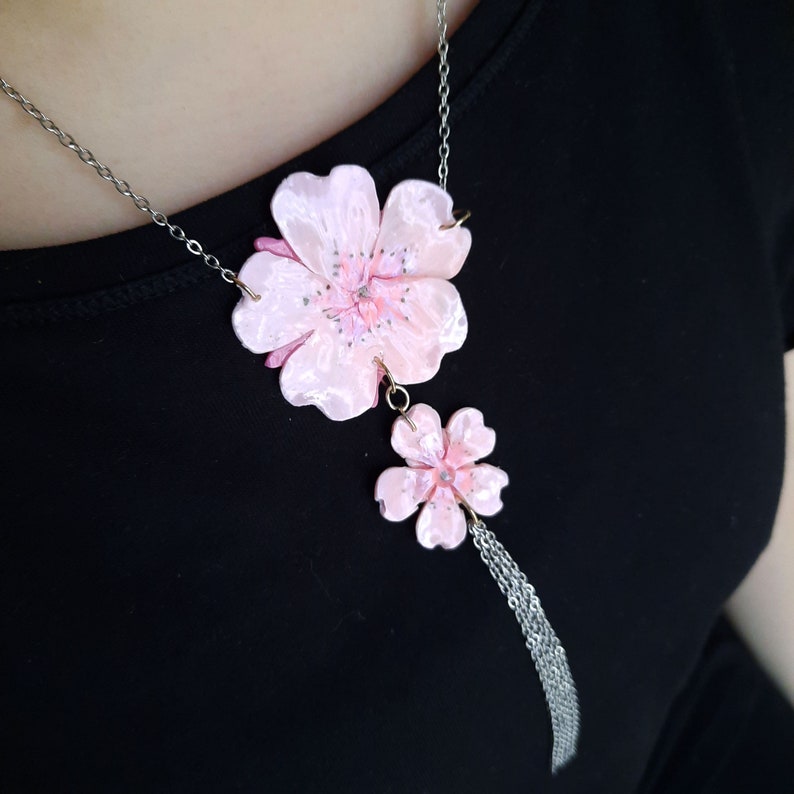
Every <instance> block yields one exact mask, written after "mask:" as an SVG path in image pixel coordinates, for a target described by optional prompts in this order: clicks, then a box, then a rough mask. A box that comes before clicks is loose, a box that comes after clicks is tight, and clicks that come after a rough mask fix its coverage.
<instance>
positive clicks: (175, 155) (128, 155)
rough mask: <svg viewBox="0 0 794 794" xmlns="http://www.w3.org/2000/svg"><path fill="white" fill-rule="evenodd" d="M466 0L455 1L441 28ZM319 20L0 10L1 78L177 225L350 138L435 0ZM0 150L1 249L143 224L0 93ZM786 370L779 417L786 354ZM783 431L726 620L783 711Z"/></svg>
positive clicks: (419, 46) (790, 565)
mask: <svg viewBox="0 0 794 794" xmlns="http://www.w3.org/2000/svg"><path fill="white" fill-rule="evenodd" d="M476 2H477V0H449V3H448V18H449V23H450V33H454V31H455V30H456V29H457V27H458V26H459V25H460V24H461V23H462V21H463V20H464V19H465V18H466V16H468V14H469V13H471V11H472V10H473V8H474V6H475V5H476ZM329 8H330V6H329V4H328V3H326V2H322V0H296V2H291V3H283V2H277V0H260V2H256V3H252V2H250V0H225V2H224V3H221V4H215V3H203V4H200V5H196V4H195V3H193V2H192V0H136V2H135V3H129V2H122V0H71V2H69V3H62V2H57V1H56V0H24V1H23V0H0V30H2V31H3V35H2V41H3V48H2V62H1V63H0V67H1V68H2V71H0V74H2V75H3V77H5V79H6V80H8V81H9V82H10V83H11V84H12V85H14V86H15V88H17V90H19V91H20V92H22V93H23V94H26V95H28V96H29V97H30V98H32V100H33V101H34V102H35V103H36V105H37V106H38V107H39V108H40V109H42V111H43V112H44V113H46V114H47V115H49V116H51V117H52V118H53V119H54V120H55V121H56V123H57V124H58V125H59V126H60V127H61V128H62V129H64V130H67V131H69V132H70V133H72V134H73V135H74V136H75V138H76V139H77V140H78V141H79V142H80V143H82V144H83V145H85V146H89V147H90V148H91V149H92V151H93V152H94V154H95V155H96V157H97V158H98V159H99V160H101V161H103V162H107V163H109V164H110V165H111V167H112V168H113V170H114V173H116V174H117V175H119V176H122V177H123V178H124V179H127V180H128V181H129V182H130V184H131V185H132V186H133V187H134V188H136V189H137V190H139V192H141V193H143V194H144V195H146V196H148V197H149V198H150V199H152V203H153V205H154V206H155V207H156V208H158V209H161V210H163V211H164V212H166V213H167V214H171V213H173V212H175V211H178V210H181V209H185V208H186V207H189V206H192V205H194V204H196V203H197V202H200V201H203V200H205V199H208V198H211V197H212V196H215V195H218V194H219V193H222V192H224V191H226V190H229V189H230V188H232V187H234V186H236V185H239V184H242V183H243V182H246V181H248V180H250V179H252V178H253V177H255V176H257V175H259V174H261V173H264V172H266V171H268V170H270V169H272V168H273V167H275V166H276V165H279V164H280V163H283V162H285V161H286V160H288V159H290V158H291V157H293V156H295V155H297V154H299V153H300V152H301V151H305V150H306V149H309V148H311V147H313V146H315V145H316V144H318V143H320V142H321V141H323V140H325V139H327V138H328V137H330V136H331V135H333V134H335V133H336V132H338V131H340V130H342V129H344V128H345V127H347V126H349V125H350V124H352V123H353V122H355V121H356V120H358V119H359V118H361V117H362V116H364V115H366V114H367V113H368V112H369V111H371V110H372V109H374V108H375V107H376V106H377V105H379V104H380V103H381V102H382V101H383V100H384V99H386V98H387V97H389V96H391V95H392V94H393V93H394V92H395V91H396V90H397V88H399V87H400V86H401V85H402V84H404V83H405V82H406V81H407V80H408V79H409V78H410V77H411V76H412V75H413V74H414V73H415V72H416V71H417V70H418V69H419V68H420V67H421V66H422V65H424V64H425V63H426V62H427V61H429V60H430V59H431V58H433V57H434V53H435V46H436V22H435V6H434V4H433V3H431V2H429V0H412V1H411V2H394V0H335V2H334V3H333V13H331V12H330V11H329ZM384 20H388V24H387V25H385V24H384ZM0 141H2V142H3V145H2V147H0V249H3V248H6V249H8V248H28V247H38V246H46V245H56V244H60V243H67V242H75V241H79V240H84V239H88V238H91V237H96V236H99V235H104V234H109V233H112V232H116V231H120V230H123V229H128V228H132V227H134V226H138V225H141V224H142V223H146V222H148V220H147V217H146V216H145V215H144V214H143V213H141V212H139V211H138V210H136V209H135V208H134V207H133V206H132V204H131V202H130V201H128V200H126V201H125V200H121V199H119V198H118V197H115V193H114V192H113V191H112V190H110V189H109V187H108V186H107V185H105V184H103V183H102V181H101V180H100V179H98V178H97V176H96V174H95V173H94V172H93V171H92V170H91V169H89V168H86V167H85V166H84V165H83V164H82V163H80V162H79V161H78V160H77V158H76V157H75V156H74V155H69V154H68V153H67V152H65V151H64V150H63V149H62V147H61V146H59V145H58V143H57V141H56V139H55V137H54V136H48V135H46V134H45V133H44V132H43V131H42V130H40V129H39V128H38V125H36V123H35V122H34V121H33V120H32V119H30V118H29V117H27V116H26V115H25V114H23V113H22V112H21V111H20V109H19V108H18V107H16V106H15V105H14V104H13V103H12V102H10V101H8V100H6V99H5V98H2V99H0ZM33 217H35V219H36V221H35V223H31V222H30V218H33ZM786 374H787V383H788V387H789V388H788V393H789V394H790V395H792V398H791V404H790V405H789V412H790V413H789V415H790V416H791V415H794V413H791V412H793V411H794V356H793V355H792V354H788V355H787V356H786ZM789 424H790V425H792V424H794V423H789ZM789 434H790V439H789V441H790V443H789V444H788V449H789V453H788V456H789V459H788V460H787V465H786V478H785V484H784V487H783V495H782V499H781V504H780V511H779V515H778V520H777V522H776V525H775V529H774V535H773V539H772V542H771V544H770V546H769V548H768V549H767V550H766V551H765V552H764V554H763V555H762V556H761V558H760V559H759V560H758V562H757V563H756V565H755V567H754V568H753V570H752V571H751V573H750V574H749V575H748V577H747V579H746V580H745V582H744V583H743V584H742V585H741V587H739V589H738V590H737V591H736V593H735V594H734V595H733V597H732V598H731V599H730V601H729V603H728V613H729V615H730V617H731V618H732V620H733V621H734V623H735V625H736V626H737V628H738V630H739V632H740V633H741V634H742V635H743V637H744V639H745V640H746V641H747V643H748V644H749V645H750V647H751V649H752V650H753V652H754V653H755V654H756V656H757V657H758V659H759V661H760V662H761V664H762V665H763V666H764V667H765V668H766V669H767V670H768V671H769V673H770V674H771V675H772V676H773V678H774V679H775V680H776V681H777V682H778V684H779V685H780V687H781V689H782V690H783V691H784V692H785V693H786V695H787V696H788V698H789V699H790V700H791V701H792V703H794V619H792V614H791V612H792V606H791V605H792V604H794V585H792V582H794V428H792V427H790V428H789Z"/></svg>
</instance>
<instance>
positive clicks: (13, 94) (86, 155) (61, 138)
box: [0, 76, 237, 284]
mask: <svg viewBox="0 0 794 794" xmlns="http://www.w3.org/2000/svg"><path fill="white" fill-rule="evenodd" d="M0 88H2V89H3V93H4V94H5V95H6V96H7V97H8V98H9V99H13V100H14V101H15V102H18V103H19V105H20V107H21V108H22V110H24V111H25V113H27V114H28V115H29V116H33V118H34V119H36V121H38V122H39V124H40V125H41V127H42V128H43V129H45V130H46V131H47V132H51V133H52V134H53V135H55V136H56V137H57V138H58V142H59V143H60V144H61V145H62V146H65V147H66V148H67V149H71V150H72V151H73V152H74V153H75V154H76V155H77V156H78V157H79V158H80V160H82V161H83V162H84V163H85V164H86V165H90V166H91V168H93V169H94V170H95V171H96V172H97V174H99V176H100V177H101V178H102V179H104V180H106V181H107V182H110V183H111V184H112V185H113V187H115V188H116V190H117V191H118V192H119V193H121V195H122V196H128V197H129V198H131V199H132V201H133V203H134V204H135V206H136V207H137V208H138V209H139V210H140V211H141V212H145V213H146V214H147V215H149V217H150V218H151V219H152V220H153V221H154V222H155V223H156V224H157V225H158V226H164V227H165V228H167V229H168V233H169V234H170V235H171V237H173V238H174V239H175V240H179V241H180V242H183V243H184V244H185V247H186V248H187V250H188V251H190V253H191V254H195V255H196V256H200V257H201V258H202V259H203V260H204V263H205V264H206V265H207V266H208V267H211V268H212V269H213V270H217V271H218V272H219V273H220V274H221V277H222V278H223V279H224V281H227V282H229V283H230V284H235V283H237V274H236V273H235V272H234V271H233V270H228V269H227V268H225V267H222V266H221V263H220V262H219V261H218V258H217V257H216V256H213V255H212V254H208V253H207V252H206V251H205V250H204V249H203V248H202V246H201V243H199V242H198V241H197V240H191V239H190V238H188V236H187V235H186V234H185V232H184V231H183V230H182V229H181V228H180V227H179V226H176V225H175V224H173V223H171V222H170V221H169V220H168V216H167V215H166V214H165V213H164V212H160V211H159V210H155V209H152V207H151V204H150V203H149V199H147V198H146V196H141V195H139V194H138V193H136V192H135V191H134V190H133V189H132V187H131V186H130V183H129V182H127V181H125V180H124V179H119V178H118V177H117V176H115V174H114V173H113V172H112V171H111V170H110V168H109V167H108V166H107V165H105V164H104V163H101V162H100V161H99V160H97V159H96V157H94V155H93V154H92V152H91V150H90V149H86V148H85V146H81V145H80V144H79V143H77V141H76V140H75V139H74V138H73V137H72V136H71V135H70V134H69V133H68V132H64V130H62V129H60V128H59V127H58V126H57V125H56V124H55V122H53V121H52V119H49V118H47V116H45V115H44V114H43V113H42V112H41V111H40V110H39V109H38V108H37V107H36V106H35V105H34V104H33V103H32V102H31V101H30V100H29V99H27V98H26V97H24V96H23V95H22V94H20V93H19V92H18V91H16V90H14V88H13V86H11V85H9V84H8V83H7V82H6V81H5V80H4V79H3V77H2V76H0Z"/></svg>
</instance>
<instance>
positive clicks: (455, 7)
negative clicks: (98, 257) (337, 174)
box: [0, 0, 476, 249]
mask: <svg viewBox="0 0 794 794" xmlns="http://www.w3.org/2000/svg"><path fill="white" fill-rule="evenodd" d="M475 5H476V0H449V2H448V12H447V16H448V22H449V31H450V33H454V31H455V30H456V29H457V27H458V26H459V25H460V24H461V23H462V21H463V20H464V19H465V17H466V16H468V14H469V13H471V11H472V10H473V8H474V6H475ZM330 7H331V6H330V5H329V4H328V3H324V2H321V0H300V2H290V3H284V2H278V0H261V1H260V2H256V3H253V2H250V0H224V2H223V3H202V4H199V5H197V4H196V3H193V2H190V0H167V1H166V2H164V1H163V0H136V2H134V3H129V2H123V1H122V0H70V2H68V3H61V2H57V0H24V1H23V0H11V1H10V2H9V0H0V30H2V31H3V36H2V40H3V46H2V64H1V66H2V70H0V74H2V75H3V77H4V78H5V79H6V80H7V81H8V82H9V83H11V85H13V86H14V87H15V88H16V89H17V90H18V91H20V92H21V93H22V94H24V95H25V96H28V97H30V98H31V100H32V101H33V102H34V103H35V104H36V106H37V107H39V108H40V109H41V110H42V112H43V113H45V114H46V115H48V116H49V117H51V118H52V119H53V120H54V121H55V123H56V124H57V125H58V126H59V127H61V129H63V130H66V131H68V132H70V133H71V134H72V135H74V137H75V138H76V140H77V141H78V142H79V143H81V144H83V145H84V146H87V147H88V148H90V149H91V150H92V152H93V153H94V155H95V156H96V157H97V158H98V159H99V160H100V161H102V162H106V163H108V164H110V166H111V168H112V169H113V172H114V173H115V174H116V175H118V176H120V177H123V178H124V179H126V180H127V181H128V182H129V183H130V184H131V185H132V186H133V188H135V189H136V190H138V192H140V193H142V194H143V195H145V196H147V197H149V198H150V199H151V200H152V204H153V205H154V206H155V207H157V208H158V209H161V210H163V211H164V212H166V213H167V214H171V213H172V212H174V211H177V210H180V209H185V208H186V207H190V206H192V205H194V204H196V203H198V202H200V201H203V200H205V199H208V198H211V197H212V196H215V195H218V194H220V193H223V192H224V191H226V190H229V189H230V188H232V187H235V186H236V185H239V184H242V183H244V182H246V181H248V180H250V179H252V178H254V177H255V176H258V175H259V174H262V173H264V172H266V171H268V170H270V169H272V168H273V167H275V166H277V165H279V164H281V163H283V162H285V161H286V160H289V159H290V158H292V157H294V156H295V155H297V154H299V153H300V152H302V151H305V150H307V149H310V148H311V147H313V146H315V145H316V144H318V143H320V142H321V141H323V140H325V139H327V138H329V137H331V136H332V135H333V134H334V133H336V132H339V131H340V130H342V129H344V128H345V127H347V126H349V125H350V124H352V123H353V122H355V121H357V120H358V119H360V118H361V117H362V116H364V115H366V114H367V113H368V112H369V111H371V110H373V109H374V108H375V107H377V106H378V105H379V104H381V103H382V102H383V100H385V99H386V98H387V97H389V96H391V95H392V94H394V92H395V91H396V90H397V89H398V88H399V87H400V86H401V85H403V84H404V83H405V82H407V81H408V79H409V78H410V77H411V76H412V75H413V74H414V73H415V72H417V71H418V70H419V68H420V67H422V66H423V65H424V64H425V63H427V62H428V61H430V60H431V59H432V58H433V57H434V54H435V48H436V41H437V35H438V34H437V26H436V16H435V14H436V12H435V3H433V2H430V0H412V2H394V0H335V2H334V3H333V13H331V12H329V8H330ZM385 21H387V22H386V23H385ZM2 100H3V101H2V102H0V140H2V141H3V146H2V147H0V249H3V248H28V247H36V246H42V245H55V244H59V243H65V242H74V241H77V240H83V239H87V238H91V237H96V236H100V235H104V234H108V233H110V232H115V231H120V230H122V229H127V228H131V227H133V226H138V225H141V224H143V223H146V222H147V216H145V215H144V214H143V213H141V212H139V211H138V210H136V209H135V207H134V206H133V205H132V202H131V201H129V200H127V201H119V200H117V197H115V198H114V194H113V191H112V190H111V191H110V193H108V185H105V184H103V183H102V181H101V180H100V179H98V178H97V175H96V174H95V173H94V172H93V171H92V170H91V169H90V168H86V166H85V165H83V164H82V163H81V162H80V161H79V160H78V159H77V157H76V156H74V155H71V156H68V155H69V153H68V152H65V151H64V149H63V148H62V147H61V146H60V145H59V144H58V142H57V139H56V138H55V136H50V135H47V134H45V133H44V131H43V130H41V129H38V127H37V124H36V122H35V121H34V120H33V119H31V118H30V117H28V116H26V115H25V114H24V113H23V112H22V111H21V109H20V108H19V107H17V106H15V105H14V104H13V103H12V102H10V101H9V100H8V99H6V98H5V97H2ZM31 217H35V218H36V222H35V223H30V220H29V219H30V218H31Z"/></svg>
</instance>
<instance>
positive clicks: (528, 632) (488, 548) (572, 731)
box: [468, 520, 580, 772]
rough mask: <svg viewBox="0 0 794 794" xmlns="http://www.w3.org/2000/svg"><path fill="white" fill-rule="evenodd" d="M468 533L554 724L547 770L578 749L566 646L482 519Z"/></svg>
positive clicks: (575, 706) (575, 700) (557, 767)
mask: <svg viewBox="0 0 794 794" xmlns="http://www.w3.org/2000/svg"><path fill="white" fill-rule="evenodd" d="M468 529H469V534H470V535H471V537H472V540H473V541H474V545H475V546H476V547H477V549H478V550H479V552H480V558H481V559H482V561H483V562H484V563H485V564H486V565H487V566H488V570H489V571H490V573H491V576H492V577H493V578H494V580H495V581H496V583H497V585H499V590H501V592H502V594H503V595H504V596H505V598H507V604H508V606H509V607H510V609H512V610H513V612H514V613H515V616H516V620H517V621H518V624H519V626H521V633H522V634H523V635H524V639H525V640H526V646H527V650H528V651H529V653H530V655H531V656H532V661H533V662H534V663H535V669H536V670H537V671H538V677H539V678H540V683H541V686H542V687H543V692H544V694H545V696H546V705H547V706H548V709H549V717H550V719H551V730H552V737H553V738H552V751H551V771H552V772H557V771H559V770H560V769H561V768H562V767H563V766H565V764H567V763H568V761H570V760H571V759H572V758H573V757H574V756H575V755H576V743H577V741H578V738H579V721H580V715H579V697H578V695H577V692H576V685H575V684H574V681H573V676H572V675H571V669H570V667H569V665H568V657H567V655H566V653H565V649H564V648H563V647H562V645H561V644H560V641H559V639H558V638H557V635H556V634H555V633H554V629H553V628H552V627H551V623H549V619H548V618H547V617H546V613H545V612H544V611H543V607H542V606H541V604H540V599H539V598H538V595H537V593H536V592H535V588H534V587H533V586H532V585H531V584H530V583H529V582H528V581H527V577H526V575H525V574H524V572H523V571H522V570H521V569H520V568H519V567H518V564H517V563H516V561H515V560H514V559H513V558H512V557H511V556H510V554H508V552H507V550H506V549H505V547H504V546H503V545H502V544H501V543H500V542H499V541H498V540H497V539H496V535H494V533H493V532H491V530H489V529H488V528H487V527H486V526H485V524H484V523H483V522H482V521H471V520H470V521H469V522H468Z"/></svg>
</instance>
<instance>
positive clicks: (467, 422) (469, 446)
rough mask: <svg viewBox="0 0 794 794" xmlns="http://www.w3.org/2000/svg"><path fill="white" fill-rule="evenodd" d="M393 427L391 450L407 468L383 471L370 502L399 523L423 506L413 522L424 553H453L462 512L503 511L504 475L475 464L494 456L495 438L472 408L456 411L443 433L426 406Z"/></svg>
mask: <svg viewBox="0 0 794 794" xmlns="http://www.w3.org/2000/svg"><path fill="white" fill-rule="evenodd" d="M407 417H408V418H409V419H410V420H411V421H413V423H414V424H415V425H416V431H413V430H412V429H411V426H410V425H409V424H408V422H407V421H405V419H403V418H402V417H399V418H398V419H396V420H395V422H394V426H393V427H392V434H391V445H392V447H393V448H394V451H395V452H396V453H397V454H398V455H401V456H402V457H403V458H405V462H406V463H407V464H408V465H407V466H400V467H394V468H391V469H386V471H384V472H383V474H381V475H380V477H378V481H377V482H376V483H375V499H376V500H377V501H378V502H380V512H381V515H382V516H383V517H384V518H387V519H388V520H389V521H402V520H404V519H406V518H408V516H409V515H411V514H412V513H414V512H415V511H416V509H417V507H418V506H419V503H420V502H424V503H425V505H424V507H423V508H422V511H421V512H420V513H419V518H418V520H417V522H416V537H417V539H418V540H419V542H420V543H421V544H422V545H423V546H424V547H425V548H428V549H431V548H433V547H434V546H441V547H443V548H445V549H453V548H455V546H458V545H460V544H461V543H462V542H463V540H464V539H465V537H466V516H465V514H464V512H463V510H462V509H461V506H465V507H467V508H468V509H469V511H471V512H474V513H476V514H480V515H484V516H492V515H495V514H496V513H498V512H499V511H500V510H501V509H502V500H501V499H500V498H499V494H500V492H501V490H502V488H504V487H505V486H506V485H507V483H508V479H507V474H505V472H503V471H502V470H501V469H498V468H496V466H491V465H490V464H488V463H475V461H476V460H478V459H479V458H484V457H485V456H486V455H490V454H491V452H493V448H494V444H495V443H496V433H495V432H494V431H493V430H492V429H491V428H490V427H486V426H485V423H484V422H483V417H482V414H481V413H480V412H479V411H478V410H477V409H476V408H461V409H460V410H459V411H456V412H455V413H454V414H452V416H451V417H450V420H449V421H448V422H447V426H446V427H445V428H443V429H442V427H441V420H440V418H439V416H438V413H436V411H435V410H434V409H433V408H431V407H430V406H429V405H422V404H419V405H415V406H414V407H413V408H411V409H409V410H408V412H407Z"/></svg>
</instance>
